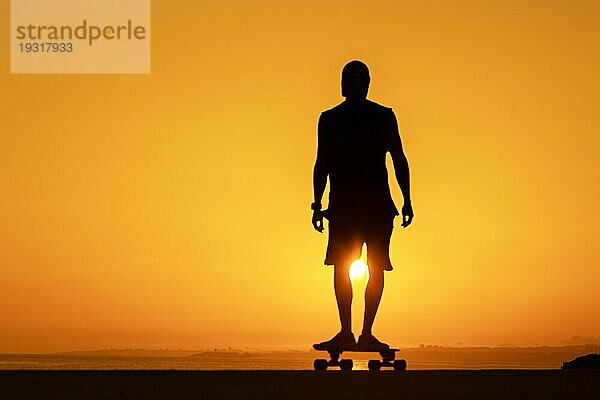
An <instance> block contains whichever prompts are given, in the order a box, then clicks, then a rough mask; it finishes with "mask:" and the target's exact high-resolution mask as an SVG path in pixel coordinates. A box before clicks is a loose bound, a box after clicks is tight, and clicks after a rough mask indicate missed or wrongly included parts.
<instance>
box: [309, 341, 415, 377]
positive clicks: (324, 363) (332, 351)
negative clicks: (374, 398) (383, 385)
mask: <svg viewBox="0 0 600 400" xmlns="http://www.w3.org/2000/svg"><path fill="white" fill-rule="evenodd" d="M313 348H314V349H315V350H317V351H326V352H327V353H329V360H326V359H322V358H318V359H316V360H315V361H314V363H313V366H314V368H315V370H317V371H324V370H326V369H327V368H328V367H340V369H341V370H343V371H349V370H351V369H352V367H353V366H354V363H353V361H352V360H351V359H340V356H341V355H342V353H344V352H354V353H379V355H380V356H381V360H369V362H368V364H367V365H368V367H369V370H370V371H379V370H380V369H381V368H382V367H391V368H394V370H396V371H404V370H406V360H402V359H399V360H396V352H397V351H400V350H399V349H394V348H389V349H365V348H360V347H356V346H353V347H338V346H336V347H333V346H324V345H319V344H314V345H313Z"/></svg>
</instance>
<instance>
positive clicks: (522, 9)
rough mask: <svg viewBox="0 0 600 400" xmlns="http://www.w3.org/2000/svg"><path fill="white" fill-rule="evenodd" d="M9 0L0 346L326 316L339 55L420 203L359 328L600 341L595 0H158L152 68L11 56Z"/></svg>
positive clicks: (598, 20)
mask: <svg viewBox="0 0 600 400" xmlns="http://www.w3.org/2000/svg"><path fill="white" fill-rule="evenodd" d="M8 3H9V2H2V5H0V18H1V19H0V28H1V29H0V31H2V32H4V35H3V36H2V37H3V39H2V40H3V42H2V43H3V46H1V48H0V65H1V66H2V72H1V73H0V88H1V89H2V96H0V124H2V125H1V129H0V134H1V135H2V136H1V146H0V183H1V185H2V190H3V192H2V196H0V352H27V351H30V352H35V351H57V350H67V349H94V348H103V347H147V348H156V347H170V348H177V347H180V348H192V349H195V348H210V347H214V346H229V345H231V346H251V347H263V348H308V347H309V346H310V344H311V343H314V342H316V341H320V340H325V339H327V338H329V337H330V336H332V335H333V334H334V333H335V332H336V330H337V329H338V320H337V311H336V308H335V300H334V296H333V289H332V270H331V269H326V268H325V267H324V266H323V265H322V264H323V257H324V252H325V246H326V235H319V234H318V233H317V232H315V231H314V230H313V229H312V227H311V224H310V212H309V204H310V202H311V201H312V181H311V179H312V167H313V163H314V157H315V150H316V125H317V118H318V115H319V113H320V112H321V111H322V110H324V109H327V108H330V107H332V106H334V105H335V104H337V103H338V102H339V101H341V100H342V98H341V96H340V72H341V68H342V66H343V65H344V64H345V63H346V62H347V61H349V60H351V59H355V58H356V59H360V60H363V61H364V62H366V63H367V64H368V65H369V67H370V69H371V78H372V83H371V90H370V93H369V98H370V99H372V100H374V101H377V102H379V103H381V104H384V105H386V106H389V107H393V109H394V111H395V112H396V115H397V118H398V121H399V125H400V129H401V134H402V138H403V142H404V147H405V151H406V153H407V156H408V159H409V162H410V165H411V175H412V176H411V177H412V193H413V194H412V196H413V205H414V207H415V215H416V217H415V220H414V222H413V225H412V226H411V227H410V228H409V229H407V230H400V229H399V228H397V229H396V230H395V232H394V234H393V236H392V245H391V246H392V247H391V256H392V261H393V263H394V266H395V270H394V271H393V272H391V273H387V274H386V279H387V280H386V290H385V292H384V297H383V300H382V304H381V308H380V312H379V315H378V319H377V321H376V323H375V334H376V335H378V336H379V337H380V338H382V339H384V340H386V341H388V342H390V343H392V344H397V345H400V346H403V345H418V344H419V343H435V344H448V345H455V344H457V343H461V344H464V345H498V344H501V343H510V344H516V345H535V344H562V343H566V342H568V341H569V340H570V338H571V337H572V336H575V335H579V336H596V337H600V313H598V309H600V291H599V290H598V285H599V283H600V268H599V265H600V246H598V245H599V240H598V233H597V230H598V226H599V225H600V208H598V204H599V202H600V191H599V189H598V186H597V185H598V182H599V181H600V166H599V165H598V162H597V153H598V150H599V147H600V146H599V145H600V135H599V134H600V117H599V116H598V104H600V96H599V94H600V79H599V78H598V70H599V68H600V62H599V61H600V59H599V58H600V57H599V53H598V48H599V46H600V40H599V39H600V28H599V27H600V7H599V5H598V2H594V1H529V2H527V4H528V5H524V4H523V3H524V2H522V1H503V2H485V1H462V2H458V3H460V4H458V5H457V2H455V1H425V2H421V1H419V2H417V1H414V2H398V1H370V2H368V3H360V5H359V4H358V2H357V5H349V3H350V2H348V1H331V2H321V1H304V2H302V3H300V2H294V3H292V2H285V1H253V2H250V1H247V2H242V1H240V2H235V3H239V5H234V2H222V1H202V2H198V1H191V0H190V1H169V2H167V1H159V0H155V1H154V2H153V3H154V4H153V10H152V13H153V14H152V15H153V20H152V73H151V74H150V75H10V74H9V73H8V71H9V65H10V63H9V36H8V31H9V16H10V13H9V5H8ZM388 165H389V166H390V168H391V163H390V162H389V160H388ZM392 176H393V174H390V177H392ZM391 183H392V188H393V189H392V192H393V196H394V199H395V200H396V202H397V204H398V205H401V201H402V200H401V195H400V191H399V189H398V186H397V184H396V183H395V182H394V181H392V182H391ZM397 225H399V224H397ZM360 297H361V296H360V295H357V296H356V301H357V304H356V307H357V308H356V311H357V318H356V320H357V321H358V320H359V319H360V315H358V313H359V312H360V310H361V308H360V307H361V304H360V301H359V300H360ZM356 331H360V325H358V326H355V332H356Z"/></svg>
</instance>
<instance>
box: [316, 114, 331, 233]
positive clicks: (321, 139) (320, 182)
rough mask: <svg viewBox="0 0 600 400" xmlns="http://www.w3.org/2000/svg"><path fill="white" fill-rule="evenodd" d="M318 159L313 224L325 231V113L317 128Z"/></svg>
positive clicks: (320, 118)
mask: <svg viewBox="0 0 600 400" xmlns="http://www.w3.org/2000/svg"><path fill="white" fill-rule="evenodd" d="M317 132H318V133H317V138H318V143H317V159H316V161H315V168H314V170H313V192H314V203H313V204H314V205H316V206H317V207H316V208H313V210H314V212H313V217H312V224H313V226H314V228H315V229H316V230H317V231H319V232H323V216H322V214H321V200H322V199H323V193H324V192H325V186H326V185H327V175H328V173H329V165H328V164H329V161H328V159H327V148H326V146H325V127H324V122H323V114H321V116H320V117H319V124H318V128H317Z"/></svg>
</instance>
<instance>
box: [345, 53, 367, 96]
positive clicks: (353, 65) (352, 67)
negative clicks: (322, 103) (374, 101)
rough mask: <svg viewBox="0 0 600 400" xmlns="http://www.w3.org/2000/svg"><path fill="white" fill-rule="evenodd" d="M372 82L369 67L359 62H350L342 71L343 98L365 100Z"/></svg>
mask: <svg viewBox="0 0 600 400" xmlns="http://www.w3.org/2000/svg"><path fill="white" fill-rule="evenodd" d="M370 82H371V77H370V76H369V68H368V67H367V65H366V64H365V63H363V62H361V61H358V60H353V61H350V62H349V63H348V64H346V65H344V69H342V96H344V97H347V98H360V99H364V98H366V97H367V92H368V91H369V83H370Z"/></svg>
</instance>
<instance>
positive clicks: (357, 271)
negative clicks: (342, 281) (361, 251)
mask: <svg viewBox="0 0 600 400" xmlns="http://www.w3.org/2000/svg"><path fill="white" fill-rule="evenodd" d="M368 277H369V268H367V265H366V264H365V263H364V262H363V261H362V260H356V261H354V262H353V263H352V265H350V279H352V280H353V281H354V280H360V279H365V278H368Z"/></svg>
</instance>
